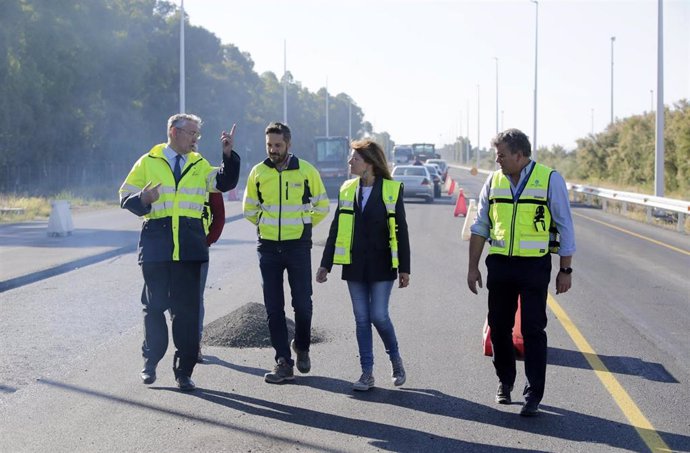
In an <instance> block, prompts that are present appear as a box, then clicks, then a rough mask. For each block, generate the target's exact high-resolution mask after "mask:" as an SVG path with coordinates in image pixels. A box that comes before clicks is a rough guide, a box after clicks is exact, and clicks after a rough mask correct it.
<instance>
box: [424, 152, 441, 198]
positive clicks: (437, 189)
mask: <svg viewBox="0 0 690 453" xmlns="http://www.w3.org/2000/svg"><path fill="white" fill-rule="evenodd" d="M427 162H429V161H428V160H427ZM424 166H425V167H426V169H427V170H429V174H430V175H431V179H432V180H433V181H434V198H440V197H441V187H442V186H443V181H442V179H441V173H440V170H439V169H438V166H436V165H434V164H424Z"/></svg>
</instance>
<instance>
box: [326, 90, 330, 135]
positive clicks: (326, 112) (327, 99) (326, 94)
mask: <svg viewBox="0 0 690 453" xmlns="http://www.w3.org/2000/svg"><path fill="white" fill-rule="evenodd" d="M328 137H330V134H329V133H328V77H326V138H328Z"/></svg>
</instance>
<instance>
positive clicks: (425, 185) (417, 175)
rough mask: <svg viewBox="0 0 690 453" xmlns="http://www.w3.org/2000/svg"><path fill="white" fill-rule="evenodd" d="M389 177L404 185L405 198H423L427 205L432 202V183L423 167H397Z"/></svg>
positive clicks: (427, 171)
mask: <svg viewBox="0 0 690 453" xmlns="http://www.w3.org/2000/svg"><path fill="white" fill-rule="evenodd" d="M391 175H392V176H393V179H394V180H395V181H400V182H402V183H403V184H404V185H405V197H406V198H407V197H409V198H424V199H425V200H426V202H427V203H432V202H433V201H434V182H433V179H432V177H431V175H430V174H429V170H428V169H427V168H426V167H425V166H423V165H398V166H396V167H394V168H393V171H392V173H391Z"/></svg>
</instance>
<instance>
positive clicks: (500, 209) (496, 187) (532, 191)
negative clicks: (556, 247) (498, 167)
mask: <svg viewBox="0 0 690 453" xmlns="http://www.w3.org/2000/svg"><path fill="white" fill-rule="evenodd" d="M552 171H553V170H551V169H550V168H549V167H546V166H544V165H541V164H539V163H535V164H534V166H533V168H532V172H531V173H530V174H529V176H528V180H527V184H526V185H525V188H524V190H523V191H522V193H521V194H520V198H519V199H518V200H517V202H515V201H514V200H513V193H512V191H511V189H510V181H509V179H508V177H507V176H505V175H504V174H503V172H501V171H496V172H494V174H493V177H492V179H491V188H490V190H489V219H490V220H491V233H490V235H491V237H490V241H491V247H490V248H489V253H490V254H498V255H506V256H523V257H539V256H544V255H546V254H547V253H549V229H550V228H551V222H552V220H551V212H550V211H549V208H548V206H547V204H546V201H547V195H548V192H549V178H550V175H551V172H552Z"/></svg>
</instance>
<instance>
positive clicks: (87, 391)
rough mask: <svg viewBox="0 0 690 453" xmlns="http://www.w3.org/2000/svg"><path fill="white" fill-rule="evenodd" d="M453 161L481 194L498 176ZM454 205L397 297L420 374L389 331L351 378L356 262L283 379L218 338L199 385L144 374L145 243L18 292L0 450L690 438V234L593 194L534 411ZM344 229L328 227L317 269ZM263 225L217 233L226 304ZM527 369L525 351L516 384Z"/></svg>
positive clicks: (431, 219) (216, 307) (215, 267)
mask: <svg viewBox="0 0 690 453" xmlns="http://www.w3.org/2000/svg"><path fill="white" fill-rule="evenodd" d="M451 174H452V175H453V176H454V177H455V178H456V179H458V180H459V181H460V185H461V186H462V187H463V189H464V193H465V194H466V195H467V196H475V195H476V193H477V192H478V190H479V187H480V186H481V183H482V182H483V180H484V177H483V176H477V177H470V176H469V175H467V173H466V172H464V171H460V170H452V171H451ZM226 206H228V215H229V216H232V215H233V214H236V213H237V212H239V210H238V203H236V202H235V203H228V204H226ZM453 207H454V200H453V199H452V198H451V197H447V196H446V197H444V199H442V200H440V201H438V202H436V203H434V204H432V205H427V204H425V203H423V202H417V201H409V202H408V203H406V208H407V212H408V223H409V226H410V231H411V233H412V253H413V255H412V257H413V258H412V278H411V284H410V287H409V288H406V289H397V288H395V289H394V291H393V296H392V303H391V316H392V318H393V321H394V323H395V326H396V330H397V333H398V337H399V338H398V339H399V343H400V347H401V353H402V356H403V359H404V360H405V365H406V369H407V373H408V381H407V383H406V384H405V386H403V387H402V388H393V387H392V386H391V385H390V384H389V382H390V381H389V374H390V370H389V365H388V363H387V360H386V357H385V353H384V351H383V347H382V345H381V342H380V341H379V340H378V339H377V340H376V341H375V348H376V349H375V355H376V359H377V363H376V367H375V376H376V379H377V387H376V388H375V389H373V390H372V391H370V392H367V393H364V394H355V393H352V391H351V390H350V383H351V382H352V381H353V380H354V379H356V378H357V377H358V376H359V365H358V358H357V348H356V342H355V337H354V321H353V319H352V314H351V308H350V303H349V297H348V294H347V288H346V286H345V284H344V282H342V281H341V280H340V278H339V272H338V271H337V270H335V271H334V272H333V273H332V274H331V275H330V276H329V281H328V282H327V283H325V284H317V283H314V327H316V328H318V329H320V330H322V331H323V332H325V333H326V336H327V340H328V341H326V342H325V343H320V344H316V345H313V346H312V363H313V367H312V372H311V373H310V374H309V375H305V376H297V379H296V381H295V383H294V384H287V385H269V384H265V383H264V382H263V379H262V375H263V373H264V372H265V371H266V370H267V369H269V368H270V367H271V364H272V356H273V353H272V351H271V350H269V349H229V348H211V347H207V348H205V353H206V354H207V355H208V356H209V357H210V360H209V362H208V363H207V364H203V365H199V366H198V367H197V368H196V369H195V373H194V379H195V381H196V383H197V386H198V389H197V391H196V392H194V393H191V394H183V393H180V392H178V391H177V390H176V389H175V386H174V380H173V377H172V371H167V372H166V369H167V370H170V368H168V367H169V366H171V363H172V354H171V353H169V354H168V356H166V358H165V359H164V360H163V361H162V362H161V364H160V367H159V378H158V381H157V382H156V383H155V384H154V385H153V386H151V387H146V386H144V385H142V384H141V383H140V381H139V378H138V371H139V369H140V367H141V359H140V353H139V348H140V342H141V335H142V329H141V312H140V308H141V307H140V303H139V295H140V291H141V275H140V272H139V270H138V267H137V265H136V256H135V254H134V253H131V252H128V253H123V254H120V255H117V256H114V257H111V258H108V259H107V260H104V261H100V262H98V263H96V264H91V265H89V266H85V267H82V268H79V269H76V270H73V271H70V272H67V273H63V274H61V275H57V276H54V277H51V278H48V279H45V280H41V281H37V282H35V283H31V284H26V285H24V286H21V287H18V288H15V289H12V290H8V291H5V292H3V293H1V294H0V297H1V299H2V301H1V302H0V345H1V348H2V350H1V352H2V356H3V365H2V367H0V438H1V439H2V443H1V444H0V450H1V451H144V450H148V451H164V450H168V451H169V450H174V451H184V450H195V451H254V452H255V451H298V450H299V451H333V452H336V451H337V452H340V451H348V452H349V451H352V452H355V451H377V450H384V451H409V452H413V451H414V452H416V451H421V450H434V451H447V452H451V451H453V452H455V451H480V452H481V451H486V452H489V451H491V452H494V451H499V452H500V451H520V450H526V451H551V452H564V451H587V452H597V451H601V452H609V451H645V450H649V448H650V445H651V446H652V447H653V446H659V445H666V446H668V447H669V448H670V449H671V450H673V451H690V409H689V408H688V405H687V404H686V402H687V401H688V399H689V398H690V386H689V385H688V382H690V361H688V359H689V358H690V356H689V355H688V354H690V343H689V340H688V335H687V332H688V328H689V327H690V310H688V308H689V307H688V305H690V301H689V299H690V297H689V295H690V284H689V283H688V280H690V279H689V276H688V269H690V238H688V237H686V236H682V235H680V234H678V233H675V232H667V231H664V230H660V229H657V228H653V227H648V226H646V225H642V224H639V223H635V222H632V221H628V220H625V219H620V218H616V217H613V216H610V215H608V214H606V213H602V212H600V211H596V210H593V209H589V208H586V207H575V208H574V213H575V225H576V231H577V242H578V252H577V254H576V257H575V259H574V262H573V267H574V268H575V273H574V279H573V289H572V290H571V291H569V292H568V293H566V294H564V295H558V296H555V291H554V290H553V282H552V288H551V289H552V292H551V294H552V296H553V300H552V303H551V307H552V309H550V310H549V313H548V314H549V327H548V329H547V331H548V333H549V347H550V350H549V367H548V370H547V390H546V395H545V398H544V401H543V405H542V412H543V413H542V414H541V415H540V416H539V417H536V418H534V419H524V418H521V417H519V416H518V415H517V413H518V412H519V409H520V406H521V403H522V401H521V397H520V392H519V390H516V391H515V392H513V399H514V404H512V405H509V406H500V405H496V404H495V403H494V402H493V396H494V392H495V389H496V378H495V376H494V373H493V367H492V366H491V362H490V359H489V358H487V357H484V356H483V355H482V353H481V329H482V325H483V322H484V318H485V316H486V291H485V290H482V291H481V292H480V295H479V296H475V295H473V294H471V293H470V292H469V290H468V289H467V285H466V272H467V247H468V243H467V242H463V241H461V240H460V231H461V228H462V225H463V222H464V219H463V218H462V217H457V218H456V217H453V214H452V212H453ZM122 214H125V216H122ZM126 215H127V213H122V212H118V214H112V216H113V217H110V216H105V215H104V216H103V218H104V219H105V218H107V222H108V229H110V230H115V231H117V230H119V229H120V228H119V227H118V225H119V223H118V221H117V220H116V219H118V218H119V219H121V222H125V224H126V225H128V226H127V228H124V229H126V230H128V229H130V228H131V224H130V223H127V222H131V219H130V218H129V217H127V216H126ZM329 222H330V218H329V219H328V220H327V221H326V223H329ZM76 223H77V222H76V220H75V224H76ZM327 230H328V225H327V224H324V225H320V226H318V227H317V228H316V230H315V236H316V237H315V245H314V248H313V254H312V255H313V267H314V270H315V269H316V267H317V266H318V262H319V260H320V256H321V252H322V250H323V248H322V247H323V242H324V240H325V235H326V234H327ZM625 231H628V232H629V233H634V234H635V235H633V234H629V233H626V232H625ZM75 234H76V233H75ZM254 235H255V232H254V229H253V227H252V226H251V225H250V224H249V223H248V222H246V221H244V220H238V221H233V222H230V223H228V224H227V225H226V227H225V231H224V232H223V236H222V237H221V240H220V241H219V243H218V244H216V245H214V246H213V247H212V249H211V252H212V254H211V266H210V272H209V279H208V288H207V290H206V307H207V308H206V322H207V323H208V322H211V321H213V320H214V319H216V318H218V317H220V316H223V315H225V314H227V313H229V312H230V311H232V310H234V309H236V308H238V307H240V306H242V305H243V304H245V303H247V302H261V300H262V299H261V295H260V294H261V289H260V280H259V272H258V263H257V258H256V252H255V238H254ZM650 239H651V240H653V241H655V242H651V241H650ZM128 240H129V239H128ZM3 242H4V237H3ZM2 245H3V246H5V245H6V244H4V243H3V244H2ZM44 252H45V253H56V252H57V253H63V254H64V253H65V252H64V251H61V250H60V249H58V250H54V249H50V248H49V249H47V250H45V251H44ZM2 256H3V258H5V257H6V256H7V255H2ZM4 265H5V264H4V263H3V266H4ZM554 303H555V305H554ZM553 307H556V309H559V308H560V309H561V310H562V311H561V312H558V313H559V316H556V314H555V313H556V311H554V310H553ZM564 315H565V316H567V319H566V318H565V316H564ZM574 332H576V333H579V334H580V336H579V337H578V336H577V335H575V334H574ZM583 339H584V340H585V343H584V344H585V345H587V346H588V347H589V349H587V350H585V351H584V352H583V350H582V349H583V347H584V346H583V342H582V340H583ZM597 359H598V360H599V361H598V362H597ZM593 364H594V365H593ZM523 383H524V373H523V371H522V369H521V366H520V367H519V368H518V381H517V382H516V388H520V387H521V386H522V385H523ZM615 384H618V385H615ZM626 396H627V399H626ZM640 414H641V415H642V418H640ZM645 421H647V422H648V423H649V426H648V425H646V424H645V423H644V422H645ZM650 427H651V428H650ZM659 439H660V440H661V442H662V443H663V444H659V443H658V441H659Z"/></svg>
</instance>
